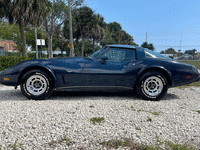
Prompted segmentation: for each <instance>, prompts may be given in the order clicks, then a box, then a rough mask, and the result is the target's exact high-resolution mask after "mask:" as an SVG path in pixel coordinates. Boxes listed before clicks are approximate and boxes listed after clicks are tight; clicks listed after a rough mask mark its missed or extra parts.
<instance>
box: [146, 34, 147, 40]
mask: <svg viewBox="0 0 200 150" xmlns="http://www.w3.org/2000/svg"><path fill="white" fill-rule="evenodd" d="M146 42H147V32H146Z"/></svg>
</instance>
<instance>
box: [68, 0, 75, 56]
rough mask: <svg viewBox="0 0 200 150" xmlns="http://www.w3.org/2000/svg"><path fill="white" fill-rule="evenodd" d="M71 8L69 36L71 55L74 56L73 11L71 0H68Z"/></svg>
mask: <svg viewBox="0 0 200 150" xmlns="http://www.w3.org/2000/svg"><path fill="white" fill-rule="evenodd" d="M68 8H69V36H70V57H74V46H73V45H74V44H73V33H72V13H71V0H68Z"/></svg>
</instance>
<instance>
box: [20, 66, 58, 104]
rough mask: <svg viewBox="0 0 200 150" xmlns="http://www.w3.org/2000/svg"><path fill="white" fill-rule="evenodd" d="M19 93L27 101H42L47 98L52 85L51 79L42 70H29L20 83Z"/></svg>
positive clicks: (50, 92)
mask: <svg viewBox="0 0 200 150" xmlns="http://www.w3.org/2000/svg"><path fill="white" fill-rule="evenodd" d="M20 87H21V92H22V94H24V95H25V96H26V97H27V98H28V99H34V100H44V99H46V98H48V97H49V96H50V95H51V94H52V92H53V90H54V85H53V81H52V79H51V77H50V76H49V75H48V74H47V73H46V72H44V71H42V70H31V71H28V72H27V73H25V74H24V75H23V77H22V79H21V83H20Z"/></svg>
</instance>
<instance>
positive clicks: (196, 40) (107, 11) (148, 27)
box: [85, 0, 200, 52]
mask: <svg viewBox="0 0 200 150" xmlns="http://www.w3.org/2000/svg"><path fill="white" fill-rule="evenodd" d="M85 5H86V6H88V7H90V8H92V9H93V10H94V11H95V13H99V14H101V15H102V16H103V17H104V19H105V22H106V23H110V22H114V21H116V22H118V23H120V24H121V26H122V29H123V30H125V31H126V32H128V33H129V34H130V35H131V36H133V38H134V41H135V43H137V44H139V45H141V44H142V43H143V42H144V41H145V40H146V32H147V35H148V40H147V41H148V43H153V44H154V46H155V50H156V51H157V52H160V51H161V50H166V49H167V48H170V47H172V48H174V49H175V50H178V49H180V41H181V35H182V43H181V50H182V52H184V51H185V50H188V49H193V48H195V49H197V51H198V52H200V0H122V1H120V0H85Z"/></svg>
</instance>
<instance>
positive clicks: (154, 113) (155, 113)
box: [137, 109, 160, 115]
mask: <svg viewBox="0 0 200 150" xmlns="http://www.w3.org/2000/svg"><path fill="white" fill-rule="evenodd" d="M141 111H143V112H148V113H151V114H153V115H160V114H159V113H158V112H150V111H146V110H141V109H139V110H137V112H141Z"/></svg>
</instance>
